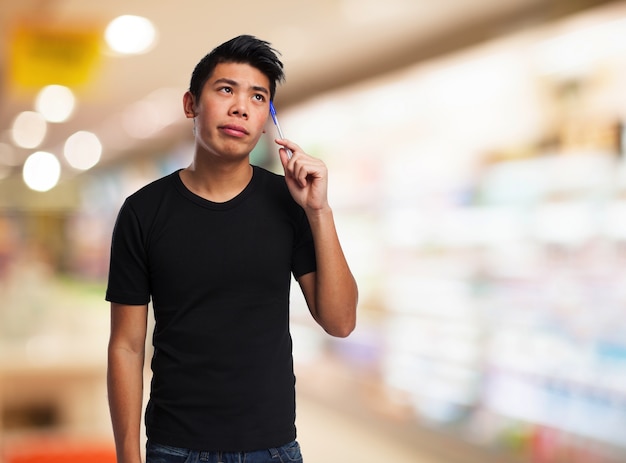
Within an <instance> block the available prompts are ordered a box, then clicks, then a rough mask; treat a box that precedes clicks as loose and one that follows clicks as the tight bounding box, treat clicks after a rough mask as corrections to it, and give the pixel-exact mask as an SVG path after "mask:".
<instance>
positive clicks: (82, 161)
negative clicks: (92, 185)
mask: <svg viewBox="0 0 626 463" xmlns="http://www.w3.org/2000/svg"><path fill="white" fill-rule="evenodd" d="M63 155H64V156H65V159H67V162H69V164H70V165H71V166H72V167H73V168H75V169H80V170H87V169H91V168H92V167H93V166H95V165H96V164H97V163H98V161H99V160H100V156H101V155H102V144H101V143H100V140H99V139H98V137H97V136H96V134H94V133H91V132H86V131H83V130H81V131H80V132H76V133H75V134H73V135H71V136H70V137H69V138H68V139H67V141H66V142H65V146H64V149H63Z"/></svg>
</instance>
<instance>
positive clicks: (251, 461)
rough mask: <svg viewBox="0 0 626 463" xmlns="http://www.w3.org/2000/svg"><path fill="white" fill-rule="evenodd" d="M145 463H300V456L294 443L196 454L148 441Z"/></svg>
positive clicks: (298, 447)
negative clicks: (275, 446)
mask: <svg viewBox="0 0 626 463" xmlns="http://www.w3.org/2000/svg"><path fill="white" fill-rule="evenodd" d="M146 463H302V455H301V453H300V445H299V444H298V442H296V441H293V442H290V443H289V444H286V445H283V446H282V447H278V448H272V449H267V450H255V451H253V452H198V451H195V450H187V449H180V448H176V447H170V446H167V445H160V444H156V443H154V442H150V441H148V443H147V445H146Z"/></svg>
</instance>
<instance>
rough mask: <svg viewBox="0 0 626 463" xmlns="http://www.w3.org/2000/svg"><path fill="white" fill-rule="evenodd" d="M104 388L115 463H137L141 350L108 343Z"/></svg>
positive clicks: (139, 459)
mask: <svg viewBox="0 0 626 463" xmlns="http://www.w3.org/2000/svg"><path fill="white" fill-rule="evenodd" d="M108 357H109V358H108V370H107V388H108V395H109V408H110V412H111V422H112V424H113V435H114V438H115V447H116V451H117V461H118V463H140V462H141V452H140V445H139V442H140V424H141V411H142V401H143V362H144V352H143V351H140V352H134V351H131V350H128V349H124V348H121V347H116V346H110V347H109V351H108Z"/></svg>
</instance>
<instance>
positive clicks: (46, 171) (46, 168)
mask: <svg viewBox="0 0 626 463" xmlns="http://www.w3.org/2000/svg"><path fill="white" fill-rule="evenodd" d="M22 177H23V178H24V183H26V186H28V188H30V189H31V190H35V191H48V190H50V189H52V188H54V187H55V186H56V184H57V183H58V182H59V178H60V177H61V163H60V162H59V160H58V159H57V158H56V156H55V155H54V154H52V153H46V152H45V151H37V152H36V153H33V154H31V155H30V156H28V158H27V159H26V162H25V163H24V169H23V170H22Z"/></svg>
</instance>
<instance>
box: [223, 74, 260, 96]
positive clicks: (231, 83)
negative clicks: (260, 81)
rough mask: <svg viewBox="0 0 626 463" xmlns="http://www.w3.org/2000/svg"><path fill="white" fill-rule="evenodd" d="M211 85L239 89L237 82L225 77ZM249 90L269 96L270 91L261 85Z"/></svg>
mask: <svg viewBox="0 0 626 463" xmlns="http://www.w3.org/2000/svg"><path fill="white" fill-rule="evenodd" d="M213 84H214V85H215V84H228V85H230V86H232V87H240V86H241V85H240V84H239V82H237V81H236V80H233V79H229V78H227V77H222V78H220V79H217V80H216V81H215V82H213ZM251 88H252V90H254V91H256V92H260V93H264V94H266V95H269V94H270V91H269V90H268V89H267V88H265V87H263V86H261V85H253V86H252V87H251Z"/></svg>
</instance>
